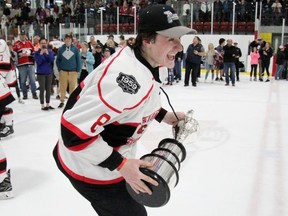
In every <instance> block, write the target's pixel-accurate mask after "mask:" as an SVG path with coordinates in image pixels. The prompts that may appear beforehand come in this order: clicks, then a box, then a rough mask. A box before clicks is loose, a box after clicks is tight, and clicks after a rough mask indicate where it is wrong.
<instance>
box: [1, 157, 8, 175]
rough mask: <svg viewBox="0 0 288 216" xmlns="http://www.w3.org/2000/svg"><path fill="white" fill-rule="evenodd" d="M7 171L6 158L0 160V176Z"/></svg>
mask: <svg viewBox="0 0 288 216" xmlns="http://www.w3.org/2000/svg"><path fill="white" fill-rule="evenodd" d="M6 169H7V160H6V158H2V159H0V174H2V173H5V172H6Z"/></svg>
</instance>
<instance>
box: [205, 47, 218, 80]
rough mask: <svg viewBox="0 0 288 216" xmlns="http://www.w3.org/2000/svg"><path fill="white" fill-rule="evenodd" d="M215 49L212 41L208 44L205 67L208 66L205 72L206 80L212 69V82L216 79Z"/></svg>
mask: <svg viewBox="0 0 288 216" xmlns="http://www.w3.org/2000/svg"><path fill="white" fill-rule="evenodd" d="M215 55H216V53H215V49H214V45H213V44H212V43H209V44H208V51H207V52H206V53H205V57H206V62H205V68H206V74H205V82H206V81H207V78H208V75H209V72H210V70H211V73H212V76H211V78H212V79H211V82H213V80H214V58H215Z"/></svg>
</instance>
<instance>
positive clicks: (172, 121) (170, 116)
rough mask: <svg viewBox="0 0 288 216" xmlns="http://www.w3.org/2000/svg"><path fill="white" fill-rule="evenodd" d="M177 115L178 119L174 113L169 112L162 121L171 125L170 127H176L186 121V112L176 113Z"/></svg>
mask: <svg viewBox="0 0 288 216" xmlns="http://www.w3.org/2000/svg"><path fill="white" fill-rule="evenodd" d="M176 115H177V117H178V119H177V117H176V116H175V114H174V113H173V112H167V113H166V115H165V116H164V118H163V120H162V121H163V122H165V123H167V124H169V125H173V126H175V125H177V124H178V122H179V121H181V120H184V119H185V113H184V112H176Z"/></svg>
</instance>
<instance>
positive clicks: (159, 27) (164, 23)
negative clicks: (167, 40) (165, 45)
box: [138, 4, 196, 38]
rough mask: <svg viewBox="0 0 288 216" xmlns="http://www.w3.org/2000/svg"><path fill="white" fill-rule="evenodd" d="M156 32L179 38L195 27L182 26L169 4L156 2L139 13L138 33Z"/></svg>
mask: <svg viewBox="0 0 288 216" xmlns="http://www.w3.org/2000/svg"><path fill="white" fill-rule="evenodd" d="M148 32H156V33H158V34H160V35H163V36H166V37H171V38H178V37H181V36H183V35H185V34H188V33H190V32H196V31H195V30H194V29H190V28H188V27H185V26H182V25H181V23H180V20H179V17H178V15H177V14H176V12H175V11H174V9H173V8H172V7H170V6H169V5H163V4H156V5H150V6H148V7H146V8H145V9H143V11H141V12H140V15H139V28H138V33H148Z"/></svg>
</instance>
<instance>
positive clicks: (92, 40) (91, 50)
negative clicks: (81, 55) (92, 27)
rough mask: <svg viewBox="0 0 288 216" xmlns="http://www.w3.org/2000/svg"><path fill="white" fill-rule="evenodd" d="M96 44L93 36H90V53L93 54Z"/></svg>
mask: <svg viewBox="0 0 288 216" xmlns="http://www.w3.org/2000/svg"><path fill="white" fill-rule="evenodd" d="M94 43H95V44H96V41H95V37H94V36H93V35H92V36H90V38H89V42H88V49H89V51H90V52H93V50H94V47H93V45H92V44H94Z"/></svg>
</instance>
